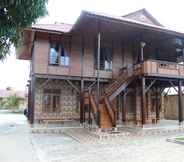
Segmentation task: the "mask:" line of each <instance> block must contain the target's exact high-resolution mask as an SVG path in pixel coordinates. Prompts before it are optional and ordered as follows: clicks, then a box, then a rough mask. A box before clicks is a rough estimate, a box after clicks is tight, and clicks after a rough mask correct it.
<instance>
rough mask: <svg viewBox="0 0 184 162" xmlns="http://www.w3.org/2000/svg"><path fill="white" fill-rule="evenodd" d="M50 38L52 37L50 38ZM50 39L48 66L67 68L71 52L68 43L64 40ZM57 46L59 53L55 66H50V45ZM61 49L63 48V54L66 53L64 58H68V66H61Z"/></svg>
mask: <svg viewBox="0 0 184 162" xmlns="http://www.w3.org/2000/svg"><path fill="white" fill-rule="evenodd" d="M51 38H52V37H51ZM51 38H50V40H49V52H48V65H49V66H56V67H60V66H61V67H69V66H70V56H69V54H70V52H71V50H70V41H66V40H64V39H61V38H60V39H54V38H53V39H51ZM54 43H55V44H59V51H58V63H56V64H51V63H50V52H51V45H52V44H54ZM62 48H64V51H65V53H67V56H65V57H67V58H68V64H67V65H66V64H61V52H62Z"/></svg>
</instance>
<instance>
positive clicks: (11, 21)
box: [0, 0, 48, 60]
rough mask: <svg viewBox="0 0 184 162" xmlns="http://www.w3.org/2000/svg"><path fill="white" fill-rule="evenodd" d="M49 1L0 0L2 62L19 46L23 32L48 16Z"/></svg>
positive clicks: (0, 54) (0, 48) (0, 50)
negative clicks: (38, 19)
mask: <svg viewBox="0 0 184 162" xmlns="http://www.w3.org/2000/svg"><path fill="white" fill-rule="evenodd" d="M47 2H48V0H0V60H2V59H4V58H5V57H6V56H7V54H8V53H9V49H10V46H11V45H12V44H13V45H14V46H18V45H19V42H20V38H21V30H22V29H23V28H25V27H27V26H30V25H31V24H32V23H35V21H36V20H37V18H39V17H42V16H44V15H45V14H47V10H46V4H47Z"/></svg>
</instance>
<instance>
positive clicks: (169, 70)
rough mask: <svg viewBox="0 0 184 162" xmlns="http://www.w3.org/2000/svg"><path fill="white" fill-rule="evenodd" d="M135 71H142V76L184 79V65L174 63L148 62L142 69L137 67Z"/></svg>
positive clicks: (145, 62)
mask: <svg viewBox="0 0 184 162" xmlns="http://www.w3.org/2000/svg"><path fill="white" fill-rule="evenodd" d="M135 69H141V71H142V74H144V75H147V76H157V77H166V78H184V65H181V64H177V63H174V62H167V61H159V60H147V61H144V63H143V64H142V66H141V67H140V65H139V66H138V65H137V68H135Z"/></svg>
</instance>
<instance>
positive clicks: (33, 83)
mask: <svg viewBox="0 0 184 162" xmlns="http://www.w3.org/2000/svg"><path fill="white" fill-rule="evenodd" d="M35 80H36V78H35V76H34V75H32V79H31V109H30V123H31V124H33V123H34V108H35V86H36V85H35Z"/></svg>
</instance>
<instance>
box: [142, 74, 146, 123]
mask: <svg viewBox="0 0 184 162" xmlns="http://www.w3.org/2000/svg"><path fill="white" fill-rule="evenodd" d="M145 86H146V79H145V77H144V76H143V77H142V98H141V100H142V102H141V115H142V125H143V124H146V118H145V117H146V91H145Z"/></svg>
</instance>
